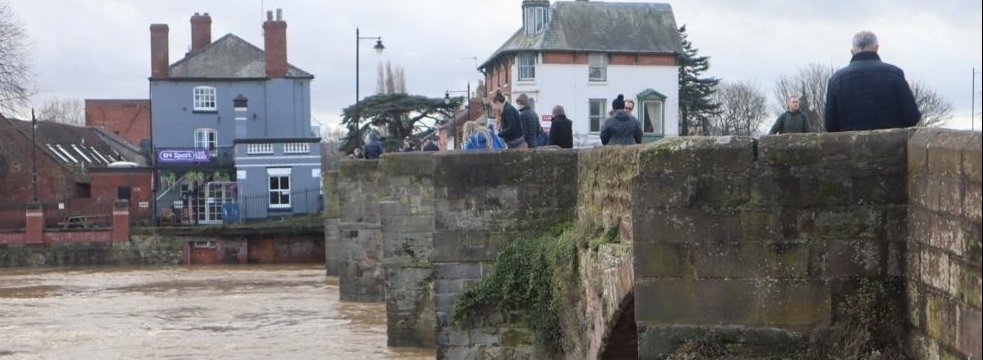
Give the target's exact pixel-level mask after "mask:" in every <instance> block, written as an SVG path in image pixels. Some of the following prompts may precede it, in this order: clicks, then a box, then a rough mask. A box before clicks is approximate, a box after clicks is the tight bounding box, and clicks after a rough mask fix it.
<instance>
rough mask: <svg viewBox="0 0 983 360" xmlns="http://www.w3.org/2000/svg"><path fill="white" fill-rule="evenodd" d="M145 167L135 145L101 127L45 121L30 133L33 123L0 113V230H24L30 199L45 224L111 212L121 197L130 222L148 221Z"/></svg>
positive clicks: (144, 161) (147, 175) (147, 182)
mask: <svg viewBox="0 0 983 360" xmlns="http://www.w3.org/2000/svg"><path fill="white" fill-rule="evenodd" d="M113 163H116V164H115V165H113V166H109V164H113ZM146 163H147V162H146V160H145V158H144V157H143V156H142V155H141V153H140V149H139V148H138V147H136V146H134V145H132V144H130V143H129V142H127V141H126V140H124V139H123V138H121V137H119V136H116V134H114V133H112V132H110V131H108V130H105V129H99V128H93V127H78V126H71V125H65V124H59V123H54V122H49V121H39V122H37V126H36V127H34V128H33V129H32V122H31V121H24V120H16V119H10V118H6V117H3V116H2V115H0V229H17V228H22V227H24V225H25V216H24V209H25V207H26V205H27V203H28V202H31V201H32V200H34V199H36V200H37V201H39V202H40V203H41V204H42V206H43V210H44V223H45V225H46V226H54V225H56V224H57V223H58V222H60V221H62V220H64V219H65V218H66V217H67V216H72V215H98V214H111V213H112V211H113V202H114V201H115V200H117V198H120V197H124V198H128V199H129V200H130V213H131V214H132V216H131V219H132V221H144V220H147V219H149V218H150V209H149V205H148V204H149V202H150V201H151V197H152V196H153V195H152V192H151V189H150V181H151V174H152V172H151V170H150V168H149V167H147V166H146ZM35 164H36V169H37V182H36V184H35V182H33V181H32V178H33V173H34V169H35ZM119 165H124V167H118V166H119Z"/></svg>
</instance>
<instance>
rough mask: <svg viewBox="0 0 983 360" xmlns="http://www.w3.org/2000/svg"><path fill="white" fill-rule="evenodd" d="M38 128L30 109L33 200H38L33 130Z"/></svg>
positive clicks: (36, 155)
mask: <svg viewBox="0 0 983 360" xmlns="http://www.w3.org/2000/svg"><path fill="white" fill-rule="evenodd" d="M37 128H38V118H37V117H35V116H34V109H31V163H32V165H31V186H33V187H34V201H38V150H37V148H38V146H37V143H38V142H37V138H36V137H35V135H34V134H35V132H36V130H37Z"/></svg>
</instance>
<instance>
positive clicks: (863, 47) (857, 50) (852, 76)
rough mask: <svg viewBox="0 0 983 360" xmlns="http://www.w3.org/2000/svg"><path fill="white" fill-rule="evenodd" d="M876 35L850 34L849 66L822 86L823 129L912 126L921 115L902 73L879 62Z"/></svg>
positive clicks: (840, 129)
mask: <svg viewBox="0 0 983 360" xmlns="http://www.w3.org/2000/svg"><path fill="white" fill-rule="evenodd" d="M877 49H878V44H877V36H875V35H874V33H872V32H870V31H861V32H859V33H857V34H856V35H854V36H853V48H852V49H850V53H851V54H853V58H852V59H850V65H847V66H846V67H844V68H842V69H840V70H838V71H837V72H836V73H834V74H833V76H832V77H830V78H829V84H828V85H827V86H826V109H825V112H826V116H825V119H824V121H823V122H824V124H825V125H826V131H829V132H835V131H850V130H874V129H890V128H905V127H910V126H915V125H916V124H918V121H919V120H921V118H922V113H921V112H920V111H918V104H916V103H915V96H914V95H912V93H911V88H910V87H909V86H908V81H907V80H905V77H904V72H903V71H901V69H900V68H898V67H897V66H894V65H891V64H888V63H885V62H882V61H881V58H880V57H879V56H878V55H877Z"/></svg>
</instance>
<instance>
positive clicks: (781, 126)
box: [768, 111, 810, 135]
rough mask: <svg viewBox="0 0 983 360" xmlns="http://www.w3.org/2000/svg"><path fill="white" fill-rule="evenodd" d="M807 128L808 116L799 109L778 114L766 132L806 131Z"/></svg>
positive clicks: (772, 133) (788, 132)
mask: <svg viewBox="0 0 983 360" xmlns="http://www.w3.org/2000/svg"><path fill="white" fill-rule="evenodd" d="M807 132H810V130H809V117H808V116H806V114H805V113H803V112H801V111H795V112H791V111H786V112H785V113H783V114H781V115H779V116H778V120H775V124H774V125H772V126H771V130H770V131H768V134H771V135H774V134H791V133H807Z"/></svg>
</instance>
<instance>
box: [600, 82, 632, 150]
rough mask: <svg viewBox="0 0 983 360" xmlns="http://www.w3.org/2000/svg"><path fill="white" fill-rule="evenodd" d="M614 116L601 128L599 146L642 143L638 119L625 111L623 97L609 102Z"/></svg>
mask: <svg viewBox="0 0 983 360" xmlns="http://www.w3.org/2000/svg"><path fill="white" fill-rule="evenodd" d="M611 108H612V109H614V115H611V117H610V118H608V119H607V120H605V121H604V126H601V144H604V145H608V144H610V145H634V144H641V143H642V127H641V126H640V125H639V124H638V119H635V117H634V116H631V114H629V113H627V112H626V111H625V96H624V95H622V94H618V97H617V98H615V99H614V101H613V102H611Z"/></svg>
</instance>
